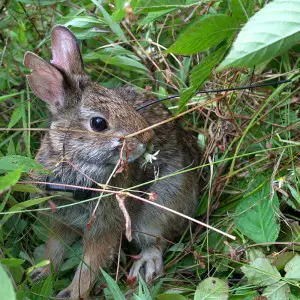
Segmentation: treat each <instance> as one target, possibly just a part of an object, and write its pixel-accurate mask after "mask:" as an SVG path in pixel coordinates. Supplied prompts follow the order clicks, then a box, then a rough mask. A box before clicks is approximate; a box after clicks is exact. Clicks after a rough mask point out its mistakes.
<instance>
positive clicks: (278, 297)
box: [262, 280, 291, 300]
mask: <svg viewBox="0 0 300 300" xmlns="http://www.w3.org/2000/svg"><path fill="white" fill-rule="evenodd" d="M290 292H291V291H290V287H289V285H288V284H287V283H286V282H284V281H282V280H280V281H278V282H276V283H274V284H272V285H269V286H267V287H266V288H265V289H264V290H263V294H262V296H265V297H267V299H268V300H289V294H290Z"/></svg>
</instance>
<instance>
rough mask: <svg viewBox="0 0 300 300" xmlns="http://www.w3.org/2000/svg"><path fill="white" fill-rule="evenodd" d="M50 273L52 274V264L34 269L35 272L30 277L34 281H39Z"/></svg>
mask: <svg viewBox="0 0 300 300" xmlns="http://www.w3.org/2000/svg"><path fill="white" fill-rule="evenodd" d="M49 275H50V266H49V265H47V266H43V267H39V268H36V269H35V270H33V272H32V273H31V274H30V278H31V280H32V281H33V282H37V281H40V280H41V279H43V278H45V277H48V276H49Z"/></svg>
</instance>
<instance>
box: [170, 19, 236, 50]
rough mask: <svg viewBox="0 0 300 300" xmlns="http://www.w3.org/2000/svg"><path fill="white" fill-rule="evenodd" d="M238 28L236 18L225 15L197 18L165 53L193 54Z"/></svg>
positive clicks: (213, 44) (212, 44)
mask: <svg viewBox="0 0 300 300" xmlns="http://www.w3.org/2000/svg"><path fill="white" fill-rule="evenodd" d="M237 30H238V24H237V22H236V20H235V19H234V18H232V17H230V16H227V15H208V16H201V17H199V18H197V19H196V20H195V21H194V22H193V23H192V24H191V25H189V26H188V27H187V28H186V29H185V30H184V31H183V32H182V33H181V34H180V36H179V37H178V38H177V39H176V41H175V43H174V44H173V45H172V46H171V47H170V48H169V49H168V50H167V53H178V54H194V53H198V52H201V51H204V50H207V49H209V48H211V47H212V46H216V45H217V44H219V43H220V42H222V41H223V40H225V39H226V38H228V37H230V36H231V37H233V36H234V34H235V32H236V31H237Z"/></svg>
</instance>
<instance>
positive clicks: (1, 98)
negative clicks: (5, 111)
mask: <svg viewBox="0 0 300 300" xmlns="http://www.w3.org/2000/svg"><path fill="white" fill-rule="evenodd" d="M20 94H23V92H20V93H14V94H10V95H3V96H1V97H0V102H1V101H4V100H7V99H10V98H11V97H14V96H17V95H20Z"/></svg>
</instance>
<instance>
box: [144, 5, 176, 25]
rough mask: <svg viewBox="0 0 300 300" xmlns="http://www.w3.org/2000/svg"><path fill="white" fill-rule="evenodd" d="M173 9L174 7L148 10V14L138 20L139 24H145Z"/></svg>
mask: <svg viewBox="0 0 300 300" xmlns="http://www.w3.org/2000/svg"><path fill="white" fill-rule="evenodd" d="M173 10H174V8H171V9H166V10H161V11H154V12H150V13H148V15H147V16H146V17H145V18H144V19H142V20H141V21H140V22H139V25H146V24H148V23H151V22H153V21H155V20H156V19H158V18H160V17H162V16H164V15H166V14H168V13H169V12H171V11H173Z"/></svg>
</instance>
